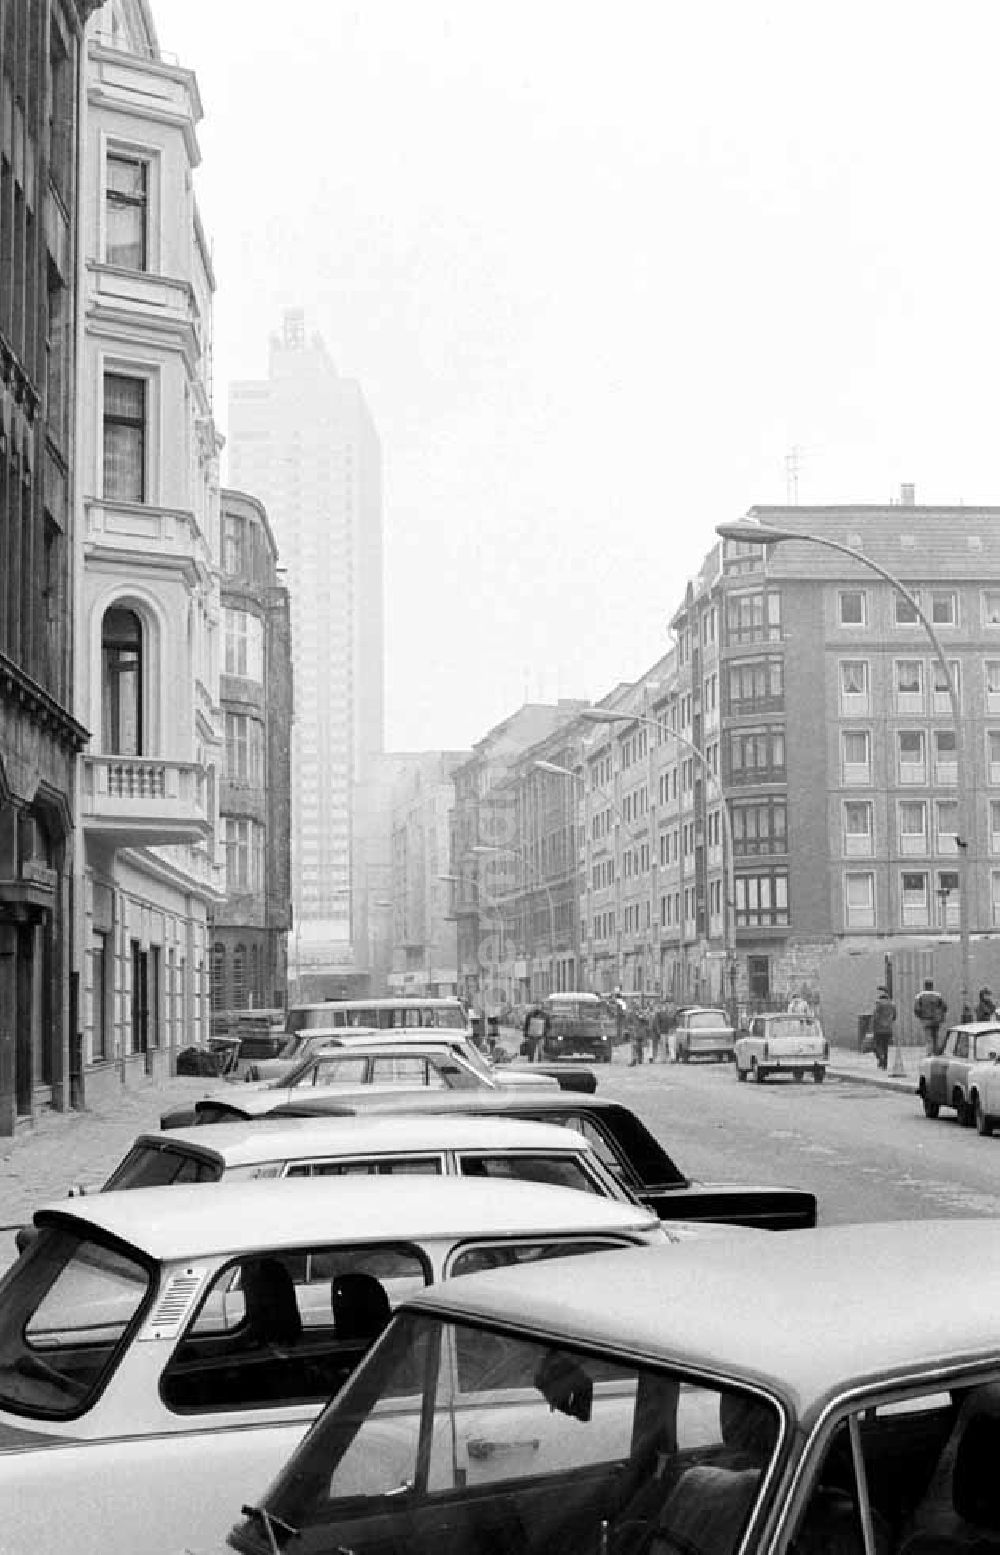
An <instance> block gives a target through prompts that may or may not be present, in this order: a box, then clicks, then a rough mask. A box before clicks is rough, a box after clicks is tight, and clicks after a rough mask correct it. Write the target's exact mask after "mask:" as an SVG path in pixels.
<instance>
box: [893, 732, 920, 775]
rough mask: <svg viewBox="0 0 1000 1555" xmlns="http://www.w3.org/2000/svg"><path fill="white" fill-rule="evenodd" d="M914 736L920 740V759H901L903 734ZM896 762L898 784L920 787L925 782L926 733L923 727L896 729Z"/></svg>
mask: <svg viewBox="0 0 1000 1555" xmlns="http://www.w3.org/2000/svg"><path fill="white" fill-rule="evenodd" d="M904 735H907V736H915V737H916V738H917V739H918V740H919V741H920V760H919V762H916V761H904V760H903V745H902V740H903V736H904ZM896 764H897V770H898V772H899V782H900V786H914V787H917V786H919V787H922V786H923V785H924V784H925V783H926V782H927V734H926V731H925V730H923V729H897V731H896Z"/></svg>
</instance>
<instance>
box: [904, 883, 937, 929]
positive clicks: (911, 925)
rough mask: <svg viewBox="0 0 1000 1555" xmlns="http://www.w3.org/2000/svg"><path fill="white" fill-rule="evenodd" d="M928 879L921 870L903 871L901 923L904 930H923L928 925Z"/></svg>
mask: <svg viewBox="0 0 1000 1555" xmlns="http://www.w3.org/2000/svg"><path fill="white" fill-rule="evenodd" d="M928 890H929V887H928V879H927V875H926V873H925V872H924V871H923V870H919V871H917V870H905V871H904V872H903V877H902V923H903V928H904V929H924V928H927V927H928V925H929V924H930V921H931V920H930V901H929V896H928Z"/></svg>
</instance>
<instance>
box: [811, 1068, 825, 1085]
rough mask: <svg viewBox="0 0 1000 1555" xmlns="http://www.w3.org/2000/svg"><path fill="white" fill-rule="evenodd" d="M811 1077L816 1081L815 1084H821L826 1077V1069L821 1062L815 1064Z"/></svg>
mask: <svg viewBox="0 0 1000 1555" xmlns="http://www.w3.org/2000/svg"><path fill="white" fill-rule="evenodd" d="M813 1079H814V1080H815V1081H816V1084H817V1085H822V1084H823V1081H824V1080H825V1079H826V1070H825V1069H824V1068H823V1065H822V1064H817V1065H816V1068H815V1069H814V1070H813Z"/></svg>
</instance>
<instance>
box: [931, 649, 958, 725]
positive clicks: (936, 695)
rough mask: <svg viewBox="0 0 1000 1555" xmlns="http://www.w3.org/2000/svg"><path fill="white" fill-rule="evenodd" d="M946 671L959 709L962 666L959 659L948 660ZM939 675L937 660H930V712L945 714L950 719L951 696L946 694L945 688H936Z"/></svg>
mask: <svg viewBox="0 0 1000 1555" xmlns="http://www.w3.org/2000/svg"><path fill="white" fill-rule="evenodd" d="M948 670H949V673H950V675H951V679H952V684H953V685H954V687H955V695H956V697H957V698H958V705H959V708H960V709H961V706H962V665H961V661H960V660H959V659H949V660H948ZM940 673H941V665H940V664H939V663H938V661H937V659H932V660H931V679H930V686H931V712H932V713H945V714H947V715H948V716H949V717H950V716H951V696H950V694H949V692H948V688H947V687H946V686H938V684H937V677H938V676H939V675H940Z"/></svg>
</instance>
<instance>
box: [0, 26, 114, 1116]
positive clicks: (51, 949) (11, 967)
mask: <svg viewBox="0 0 1000 1555" xmlns="http://www.w3.org/2000/svg"><path fill="white" fill-rule="evenodd" d="M94 9H95V6H94V4H92V3H90V0H76V3H72V0H0V1134H11V1133H13V1131H14V1128H15V1125H16V1123H17V1121H18V1119H24V1118H30V1117H31V1116H32V1115H33V1113H34V1111H35V1109H36V1107H38V1106H39V1105H42V1104H44V1103H49V1104H51V1105H53V1106H55V1107H65V1106H66V1105H68V1104H69V1102H70V1100H71V1095H70V1076H71V1070H73V1069H74V1068H75V1057H76V1055H75V1053H74V1052H73V1051H72V1048H71V1041H70V1034H71V1032H72V1031H73V1030H75V984H74V982H73V978H72V965H73V959H72V958H73V933H72V928H73V926H72V921H71V915H70V914H71V907H70V902H71V895H70V887H71V876H72V868H73V826H74V823H75V764H76V758H77V754H78V752H79V751H80V750H81V749H82V748H83V746H84V744H85V743H86V739H87V730H86V728H85V727H84V726H83V724H81V722H80V720H79V719H78V718H77V717H75V716H74V712H73V696H72V652H73V641H72V613H71V610H72V599H71V593H70V579H71V550H72V545H73V520H74V514H73V470H74V462H75V448H74V409H75V400H76V392H75V391H76V378H75V330H76V317H77V284H78V277H77V269H76V249H77V220H78V210H79V200H78V188H77V156H78V134H79V119H80V103H79V92H78V82H79V57H80V52H81V49H82V47H83V41H82V40H83V33H84V27H85V24H86V21H87V18H88V16H89V15H90V13H91V12H92V11H93V10H94Z"/></svg>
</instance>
